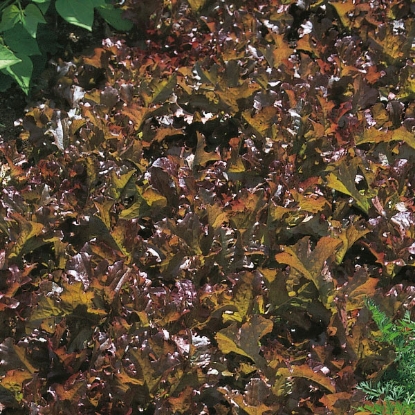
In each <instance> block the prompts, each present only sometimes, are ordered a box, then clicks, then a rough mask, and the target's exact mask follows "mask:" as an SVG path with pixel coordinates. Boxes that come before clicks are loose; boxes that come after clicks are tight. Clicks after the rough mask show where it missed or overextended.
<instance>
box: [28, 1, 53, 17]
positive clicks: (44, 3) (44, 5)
mask: <svg viewBox="0 0 415 415" xmlns="http://www.w3.org/2000/svg"><path fill="white" fill-rule="evenodd" d="M32 1H33V3H37V5H38V6H37V7H38V8H39V10H40V11H41V12H42V14H43V15H45V14H46V12H47V11H48V9H49V6H50V0H32Z"/></svg>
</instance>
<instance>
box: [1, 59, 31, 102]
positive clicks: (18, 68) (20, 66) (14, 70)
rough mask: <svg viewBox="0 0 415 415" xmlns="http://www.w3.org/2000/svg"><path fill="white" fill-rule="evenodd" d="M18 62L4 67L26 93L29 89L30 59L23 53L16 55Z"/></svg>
mask: <svg viewBox="0 0 415 415" xmlns="http://www.w3.org/2000/svg"><path fill="white" fill-rule="evenodd" d="M18 56H19V57H20V62H19V63H17V64H16V65H13V66H10V67H8V68H6V71H7V72H8V73H9V75H10V76H12V77H13V79H14V80H15V81H16V82H17V83H18V84H19V86H20V88H22V91H23V92H24V93H25V94H26V95H27V94H28V93H29V89H30V80H31V79H32V72H33V63H32V60H31V59H30V58H29V57H28V56H25V55H20V54H19V55H18Z"/></svg>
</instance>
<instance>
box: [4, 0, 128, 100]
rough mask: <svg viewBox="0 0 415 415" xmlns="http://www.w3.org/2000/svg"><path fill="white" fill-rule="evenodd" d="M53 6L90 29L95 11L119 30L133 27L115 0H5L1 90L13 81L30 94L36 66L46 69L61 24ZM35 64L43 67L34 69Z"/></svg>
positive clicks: (80, 25) (81, 25)
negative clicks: (57, 28)
mask: <svg viewBox="0 0 415 415" xmlns="http://www.w3.org/2000/svg"><path fill="white" fill-rule="evenodd" d="M51 9H54V10H55V11H56V12H57V13H58V15H59V16H60V17H62V18H63V19H64V20H65V21H67V22H68V23H70V24H72V25H75V26H78V27H81V28H84V29H87V30H89V31H91V30H92V25H93V22H94V11H95V10H96V11H97V12H98V13H99V15H100V16H101V17H102V18H103V20H104V21H105V22H107V23H108V24H110V25H111V26H113V27H114V28H115V29H117V30H129V29H131V27H132V24H131V22H130V21H128V20H123V18H122V8H120V7H115V6H114V4H113V3H112V2H111V1H106V0H82V1H81V0H71V1H66V0H56V1H55V0H53V1H51V0H9V1H4V2H3V3H2V4H1V5H0V13H1V20H0V70H1V72H2V77H1V78H0V90H1V91H3V92H4V91H6V90H7V88H9V87H10V84H11V80H13V81H14V82H16V83H17V84H18V85H19V87H20V88H21V89H22V90H23V91H24V92H25V93H26V94H28V93H29V90H30V88H31V80H32V75H33V71H34V69H35V72H37V71H39V70H42V67H43V66H44V65H45V62H46V59H47V57H48V53H51V52H53V50H54V49H55V48H57V46H58V45H57V42H56V36H55V27H54V26H56V25H57V22H56V20H55V19H54V17H55V16H54V15H55V14H56V13H54V12H53V11H51ZM54 39H55V42H54V41H53V40H54ZM54 43H55V44H54ZM55 52H56V49H55ZM34 65H35V66H36V65H37V66H39V67H38V68H36V67H35V68H34ZM36 70H37V71H36Z"/></svg>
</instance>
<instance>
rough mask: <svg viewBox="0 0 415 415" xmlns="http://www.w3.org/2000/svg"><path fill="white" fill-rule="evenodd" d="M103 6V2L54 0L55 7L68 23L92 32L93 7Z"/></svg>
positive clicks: (99, 0) (97, 0)
mask: <svg viewBox="0 0 415 415" xmlns="http://www.w3.org/2000/svg"><path fill="white" fill-rule="evenodd" d="M104 5H105V1H104V0H70V1H68V0H56V4H55V7H56V11H57V12H58V13H59V14H60V15H61V16H62V18H63V19H65V20H66V21H67V22H68V23H71V24H73V25H75V26H79V27H82V28H84V29H87V30H89V31H92V24H93V23H94V7H101V6H104Z"/></svg>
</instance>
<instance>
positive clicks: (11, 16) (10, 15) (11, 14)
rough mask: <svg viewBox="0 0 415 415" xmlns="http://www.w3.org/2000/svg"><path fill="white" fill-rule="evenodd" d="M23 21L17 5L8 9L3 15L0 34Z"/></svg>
mask: <svg viewBox="0 0 415 415" xmlns="http://www.w3.org/2000/svg"><path fill="white" fill-rule="evenodd" d="M21 20H22V13H21V11H20V9H19V8H18V7H17V6H16V5H15V4H12V5H11V6H8V7H6V8H5V9H4V10H3V13H2V15H1V23H0V32H5V31H6V30H10V29H12V28H13V27H14V26H15V24H16V23H18V22H20V21H21Z"/></svg>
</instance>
